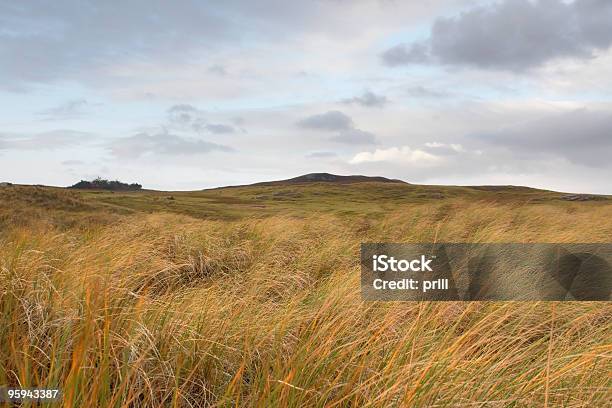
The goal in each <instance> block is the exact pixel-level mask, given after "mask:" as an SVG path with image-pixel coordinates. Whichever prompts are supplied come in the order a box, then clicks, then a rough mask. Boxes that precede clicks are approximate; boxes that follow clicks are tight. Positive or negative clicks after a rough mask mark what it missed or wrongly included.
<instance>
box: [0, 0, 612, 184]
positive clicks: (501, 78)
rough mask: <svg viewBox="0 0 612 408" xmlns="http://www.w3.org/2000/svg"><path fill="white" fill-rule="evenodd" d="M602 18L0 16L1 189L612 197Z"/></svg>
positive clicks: (566, 8) (192, 10)
mask: <svg viewBox="0 0 612 408" xmlns="http://www.w3.org/2000/svg"><path fill="white" fill-rule="evenodd" d="M611 73H612V1H609V0H574V1H562V0H539V1H537V0H532V1H530V0H498V1H484V0H431V1H428V2H420V1H399V0H377V1H376V0H372V1H365V0H350V1H349V0H312V1H299V2H298V1H295V2H289V1H282V0H278V1H271V0H260V1H256V2H254V1H249V0H244V1H239V0H225V1H223V2H206V1H182V0H177V1H172V2H170V1H162V0H147V1H144V0H143V1H138V0H134V1H104V2H100V1H63V0H57V1H53V2H49V1H35V0H32V1H24V2H11V1H0V107H1V108H2V109H1V110H0V182H1V181H9V182H13V183H23V184H45V185H57V186H67V185H71V184H74V183H76V182H78V181H79V180H81V179H87V180H88V179H92V178H95V177H98V176H99V177H102V178H107V179H118V180H121V181H124V182H130V183H132V182H137V183H140V184H142V185H143V186H144V187H145V188H153V189H163V190H195V189H202V188H208V187H216V186H225V185H235V184H248V183H253V182H259V181H269V180H278V179H286V178H290V177H295V176H298V175H301V174H305V173H313V172H329V173H335V174H342V175H350V174H363V175H370V176H386V177H390V178H399V179H402V180H405V181H407V182H410V183H418V184H458V185H482V184H503V185H506V184H512V185H527V186H532V187H539V188H546V189H551V190H557V191H568V192H581V193H604V194H612V183H611V180H612V162H611V160H610V157H612V74H611Z"/></svg>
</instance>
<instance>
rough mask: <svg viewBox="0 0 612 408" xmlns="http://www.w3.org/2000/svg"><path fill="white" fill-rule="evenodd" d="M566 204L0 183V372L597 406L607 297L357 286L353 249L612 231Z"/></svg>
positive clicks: (112, 389) (319, 393) (387, 189)
mask: <svg viewBox="0 0 612 408" xmlns="http://www.w3.org/2000/svg"><path fill="white" fill-rule="evenodd" d="M562 197H563V194H561V193H554V192H547V191H541V190H533V189H524V188H502V189H499V188H495V189H493V190H492V189H490V188H484V189H483V188H470V187H439V186H417V185H410V184H403V183H389V182H383V183H381V182H369V181H368V182H359V183H329V182H313V183H298V184H286V185H272V186H270V185H263V186H262V185H254V186H244V187H235V188H223V189H215V190H206V191H194V192H159V191H134V192H108V191H91V190H76V189H70V190H68V189H60V188H43V187H33V186H10V187H0V277H1V279H0V293H2V296H1V297H0V324H1V325H2V327H4V328H5V330H2V331H0V361H2V364H1V365H0V383H6V384H18V383H19V384H32V385H39V386H41V387H42V386H47V387H50V386H59V387H60V388H62V393H63V397H62V398H63V399H64V405H65V406H91V407H95V406H119V405H120V406H131V405H134V406H249V407H251V406H295V407H298V406H332V405H334V406H339V407H345V406H346V407H349V406H374V407H387V406H431V405H432V404H431V402H432V401H434V400H435V401H436V404H437V405H439V406H466V405H473V403H474V402H476V403H477V404H478V405H482V406H487V405H490V404H489V403H490V402H491V401H502V405H504V406H505V405H513V406H533V405H537V406H543V405H544V401H545V399H546V401H548V403H549V404H550V406H563V405H564V404H565V403H566V402H567V401H589V406H605V404H607V403H608V401H609V400H610V398H609V396H610V394H609V375H608V374H609V373H610V370H611V369H612V364H611V361H612V355H611V350H612V349H611V345H610V336H609V334H610V331H609V330H610V326H609V322H610V318H611V316H612V307H611V306H610V304H609V302H437V303H436V302H419V303H417V302H365V301H363V300H362V299H361V296H360V273H359V270H360V269H359V268H360V266H359V264H360V261H359V245H360V243H361V242H433V241H445V242H609V240H610V236H611V235H612V221H611V220H612V205H610V202H609V201H608V200H603V201H586V202H585V201H567V200H564V199H562ZM28 381H29V382H28ZM368 404H369V405H368ZM494 404H496V403H494ZM566 405H567V404H566ZM569 405H572V404H569ZM573 405H576V406H581V405H582V404H580V403H577V404H573Z"/></svg>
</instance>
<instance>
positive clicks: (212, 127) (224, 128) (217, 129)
mask: <svg viewBox="0 0 612 408" xmlns="http://www.w3.org/2000/svg"><path fill="white" fill-rule="evenodd" d="M204 127H205V128H206V130H208V131H209V132H210V133H214V134H216V135H221V134H226V133H233V132H234V128H233V127H232V126H229V125H221V124H215V123H209V124H208V125H206V126H204Z"/></svg>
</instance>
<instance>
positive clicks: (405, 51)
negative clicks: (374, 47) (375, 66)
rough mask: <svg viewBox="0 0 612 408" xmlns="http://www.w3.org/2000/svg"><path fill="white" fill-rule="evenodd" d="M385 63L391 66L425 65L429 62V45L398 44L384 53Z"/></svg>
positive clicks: (382, 56)
mask: <svg viewBox="0 0 612 408" xmlns="http://www.w3.org/2000/svg"><path fill="white" fill-rule="evenodd" d="M381 58H382V60H383V62H384V63H385V64H386V65H388V66H390V67H396V66H398V65H407V64H423V63H425V62H427V61H428V60H429V49H428V46H427V44H423V43H414V44H410V45H408V44H398V45H396V46H394V47H391V48H389V49H388V50H386V51H385V52H383V53H382V55H381Z"/></svg>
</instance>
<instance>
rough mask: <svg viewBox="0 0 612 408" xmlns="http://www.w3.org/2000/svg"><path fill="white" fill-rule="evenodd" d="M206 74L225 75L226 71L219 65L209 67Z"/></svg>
mask: <svg viewBox="0 0 612 408" xmlns="http://www.w3.org/2000/svg"><path fill="white" fill-rule="evenodd" d="M208 72H210V73H211V74H216V75H220V76H225V75H227V70H226V69H225V67H224V66H223V65H219V64H215V65H211V66H210V67H208Z"/></svg>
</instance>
